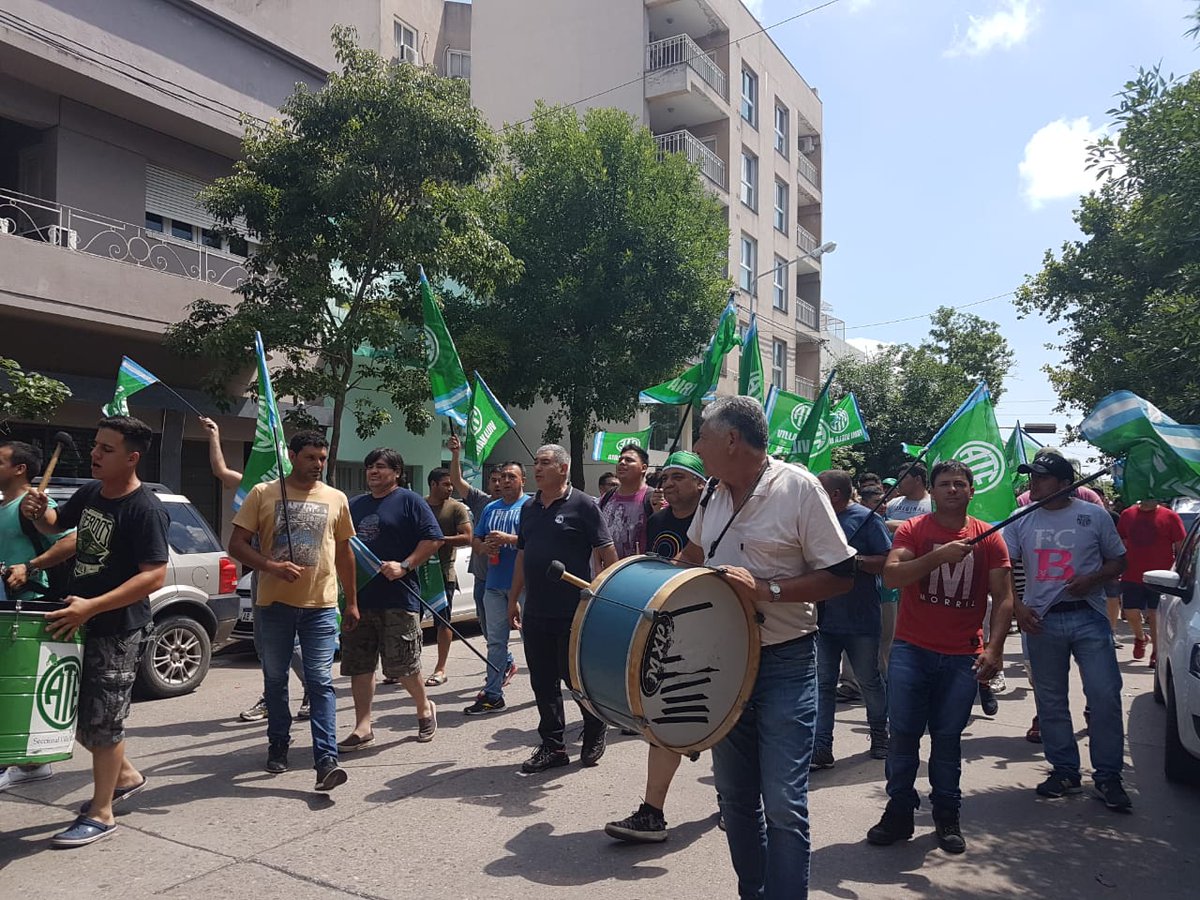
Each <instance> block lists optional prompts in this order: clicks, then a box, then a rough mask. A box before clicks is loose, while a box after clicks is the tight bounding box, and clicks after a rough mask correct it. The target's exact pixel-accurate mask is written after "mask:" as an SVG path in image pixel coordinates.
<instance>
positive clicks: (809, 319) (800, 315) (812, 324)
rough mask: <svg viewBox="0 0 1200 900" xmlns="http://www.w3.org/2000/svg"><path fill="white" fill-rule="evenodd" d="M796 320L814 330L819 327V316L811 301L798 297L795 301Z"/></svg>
mask: <svg viewBox="0 0 1200 900" xmlns="http://www.w3.org/2000/svg"><path fill="white" fill-rule="evenodd" d="M796 321H797V322H799V323H800V324H801V325H807V326H808V327H809V328H811V329H812V330H813V331H816V330H817V329H818V328H819V327H820V324H821V316H820V314H819V313H818V312H817V308H816V307H815V306H813V305H812V304H811V303H808V302H806V301H804V300H799V299H798V300H797V301H796Z"/></svg>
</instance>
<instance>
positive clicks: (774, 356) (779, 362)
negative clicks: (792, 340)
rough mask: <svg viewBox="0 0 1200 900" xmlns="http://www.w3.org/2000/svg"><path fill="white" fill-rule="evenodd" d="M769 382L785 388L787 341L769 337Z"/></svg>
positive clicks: (782, 389)
mask: <svg viewBox="0 0 1200 900" xmlns="http://www.w3.org/2000/svg"><path fill="white" fill-rule="evenodd" d="M771 384H773V385H775V387H777V388H779V389H780V390H781V391H784V390H787V341H781V340H779V339H778V338H772V339H771Z"/></svg>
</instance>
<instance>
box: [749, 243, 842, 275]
mask: <svg viewBox="0 0 1200 900" xmlns="http://www.w3.org/2000/svg"><path fill="white" fill-rule="evenodd" d="M836 249H837V243H836V242H834V241H826V242H825V243H823V244H822V245H821V246H820V247H817V249H815V250H809V251H807V252H806V253H801V254H800V255H799V256H797V257H796V258H795V259H789V260H788V261H787V262H782V263H780V264H779V265H777V266H773V267H772V268H770V269H767V271H765V272H763V273H762V274H760V275H759V276H758V277H757V278H755V279H754V280H755V281H761V280H762V279H764V278H766V277H767V276H768V275H774V274H775V273H776V272H778V271H779V270H780V269H786V268H787V267H788V266H790V265H793V264H794V263H798V262H800V260H802V259H820V258H821V257H822V256H824V255H825V254H826V253H832V252H833V251H834V250H836Z"/></svg>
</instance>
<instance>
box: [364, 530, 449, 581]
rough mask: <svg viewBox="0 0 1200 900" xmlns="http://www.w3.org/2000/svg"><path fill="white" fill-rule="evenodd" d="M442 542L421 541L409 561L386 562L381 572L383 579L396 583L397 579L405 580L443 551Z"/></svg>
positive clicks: (409, 555)
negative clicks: (409, 574) (439, 551)
mask: <svg viewBox="0 0 1200 900" xmlns="http://www.w3.org/2000/svg"><path fill="white" fill-rule="evenodd" d="M441 546H442V542H441V541H433V540H429V541H421V542H420V543H419V544H417V546H416V548H415V549H414V550H413V552H412V553H410V554H408V558H407V559H397V560H385V561H384V563H383V566H382V567H380V569H379V571H380V572H382V573H383V577H384V578H386V579H388V580H389V581H395V580H396V579H397V578H403V577H404V576H405V575H407V574H408V573H409V572H415V571H416V570H417V569H419V568H421V566H423V565H425V563H427V562H429V560H430V559H431V558H432V557H433V554H435V553H437V552H438V550H439V549H441Z"/></svg>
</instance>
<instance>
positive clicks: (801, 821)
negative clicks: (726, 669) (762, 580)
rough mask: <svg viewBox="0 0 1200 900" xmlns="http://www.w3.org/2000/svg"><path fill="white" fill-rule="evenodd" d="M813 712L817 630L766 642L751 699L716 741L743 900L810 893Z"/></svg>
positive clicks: (719, 782) (717, 773)
mask: <svg viewBox="0 0 1200 900" xmlns="http://www.w3.org/2000/svg"><path fill="white" fill-rule="evenodd" d="M816 718H817V654H816V640H815V638H814V636H811V635H810V636H809V637H805V638H801V639H800V640H798V641H795V642H794V643H791V642H789V643H787V644H783V645H778V646H773V647H763V648H762V657H761V660H760V662H759V667H758V679H757V680H756V681H755V682H754V691H753V693H752V694H751V696H750V702H749V703H747V704H746V708H745V709H744V710H743V712H742V715H741V718H739V719H738V722H737V724H736V725H734V726H733V730H732V731H731V732H729V734H728V735H726V736H725V738H724V739H723V740H722V741H721V742H720V743H718V744H717V745H716V746H715V747H713V775H714V777H715V779H716V786H717V794H718V798H719V802H720V806H721V814H722V815H723V816H724V817H725V838H726V840H728V841H729V855H730V857H731V859H732V860H733V868H734V871H735V872H737V877H738V896H739V897H741V898H743V900H745V898H763V900H777V898H784V897H787V898H797V897H807V896H808V865H809V853H810V850H811V846H812V842H811V840H810V838H809V828H808V766H809V763H810V762H811V761H812V750H813V730H814V727H815V725H816Z"/></svg>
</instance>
